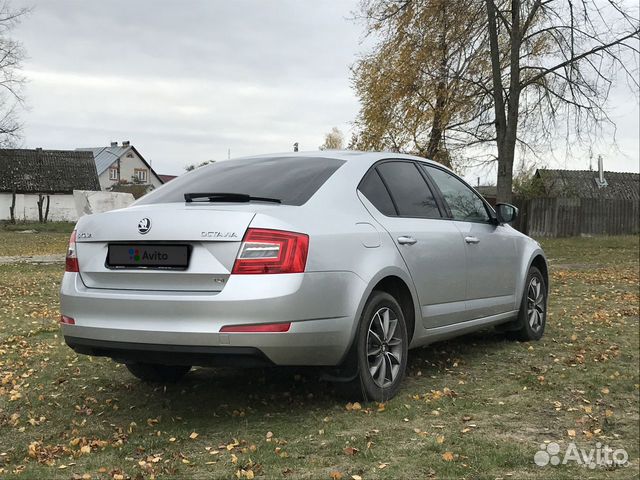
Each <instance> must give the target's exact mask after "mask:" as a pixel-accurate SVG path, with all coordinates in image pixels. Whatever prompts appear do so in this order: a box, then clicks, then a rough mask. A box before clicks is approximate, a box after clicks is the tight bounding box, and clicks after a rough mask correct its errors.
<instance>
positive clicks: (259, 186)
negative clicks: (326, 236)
mask: <svg viewBox="0 0 640 480" xmlns="http://www.w3.org/2000/svg"><path fill="white" fill-rule="evenodd" d="M343 163H344V161H342V160H336V159H334V158H303V157H273V158H248V159H240V160H227V161H223V162H216V163H214V164H211V165H207V166H205V167H200V168H198V169H196V170H194V171H193V172H190V173H188V174H185V175H184V176H182V177H178V178H176V179H175V180H172V181H171V182H169V183H168V184H166V185H165V186H163V187H162V188H159V189H158V190H156V191H154V192H151V193H149V194H148V195H145V196H144V197H143V198H141V199H140V200H139V201H138V202H137V204H138V205H145V204H153V203H173V202H184V194H185V193H244V194H247V195H251V196H253V197H269V198H277V199H279V200H280V201H281V202H282V203H283V204H284V205H302V204H304V203H305V202H306V201H307V200H309V199H310V198H311V197H312V196H313V194H314V193H316V191H318V189H319V188H320V187H321V186H322V185H323V184H324V182H326V181H327V179H328V178H329V177H330V176H331V175H333V173H334V172H335V171H336V170H337V169H338V168H340V166H341V165H342V164H343Z"/></svg>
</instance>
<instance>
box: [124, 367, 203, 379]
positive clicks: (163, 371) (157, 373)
mask: <svg viewBox="0 0 640 480" xmlns="http://www.w3.org/2000/svg"><path fill="white" fill-rule="evenodd" d="M126 365H127V368H128V369H129V371H130V372H131V373H132V374H133V375H135V376H136V377H138V378H139V379H140V380H142V381H144V382H163V383H164V382H168V383H173V382H177V381H178V380H180V379H181V378H182V377H184V376H185V375H186V374H187V373H188V372H189V370H191V367H189V366H183V365H159V364H157V363H127V364H126Z"/></svg>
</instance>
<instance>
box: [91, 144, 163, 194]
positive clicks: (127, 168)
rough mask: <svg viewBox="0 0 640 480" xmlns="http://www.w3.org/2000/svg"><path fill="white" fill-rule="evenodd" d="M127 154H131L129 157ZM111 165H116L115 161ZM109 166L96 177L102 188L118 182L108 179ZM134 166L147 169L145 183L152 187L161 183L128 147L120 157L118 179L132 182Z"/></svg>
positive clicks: (104, 188) (156, 186)
mask: <svg viewBox="0 0 640 480" xmlns="http://www.w3.org/2000/svg"><path fill="white" fill-rule="evenodd" d="M127 155H131V157H129V156H127ZM111 166H114V167H115V166H117V161H116V162H114V163H113V164H112V165H111ZM111 166H110V167H111ZM110 167H109V168H110ZM109 168H107V169H106V170H105V171H104V172H102V173H101V174H100V176H99V177H98V180H99V181H100V188H102V190H106V189H107V188H109V187H110V186H112V185H113V184H115V183H118V181H117V180H109ZM136 168H143V169H145V170H147V182H146V183H149V184H151V185H153V186H154V188H158V187H159V186H160V185H162V182H161V181H160V179H159V178H158V177H157V176H155V175H154V174H153V172H152V171H151V170H150V169H149V168H148V167H147V166H146V165H145V163H144V162H143V161H142V160H141V159H140V157H139V156H138V155H137V154H136V152H134V151H133V149H129V150H127V151H126V152H125V153H124V155H122V157H120V179H121V180H126V181H127V182H133V179H132V177H133V176H134V173H135V169H136Z"/></svg>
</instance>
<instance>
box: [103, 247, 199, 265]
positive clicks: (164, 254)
mask: <svg viewBox="0 0 640 480" xmlns="http://www.w3.org/2000/svg"><path fill="white" fill-rule="evenodd" d="M188 265H189V246H188V245H158V244H149V245H146V244H110V245H109V249H108V254H107V267H109V268H159V269H162V268H165V269H185V268H187V266H188Z"/></svg>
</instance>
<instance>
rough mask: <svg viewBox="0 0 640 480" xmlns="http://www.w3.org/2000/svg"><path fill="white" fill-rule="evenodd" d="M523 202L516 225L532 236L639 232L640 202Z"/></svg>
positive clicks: (561, 199)
mask: <svg viewBox="0 0 640 480" xmlns="http://www.w3.org/2000/svg"><path fill="white" fill-rule="evenodd" d="M517 203H519V205H518V207H519V208H520V217H519V219H518V223H517V224H516V225H515V227H516V228H518V230H520V231H522V232H524V233H526V234H527V235H531V236H534V237H536V236H539V237H571V236H577V235H625V234H633V233H638V232H639V231H640V228H639V220H638V219H639V217H640V211H639V208H638V201H637V200H618V199H615V200H614V199H594V198H558V197H556V198H532V199H528V200H523V201H520V202H517Z"/></svg>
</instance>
